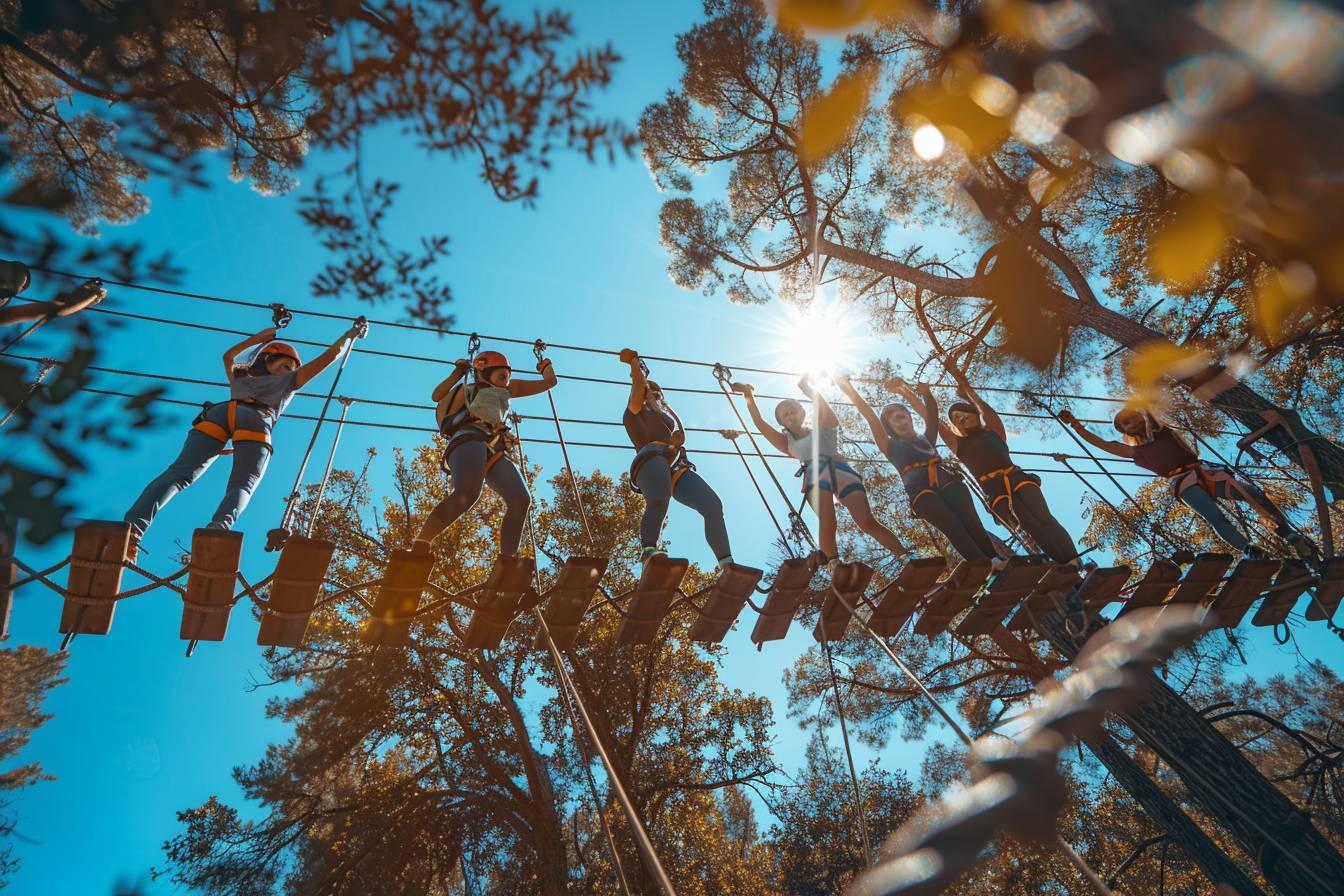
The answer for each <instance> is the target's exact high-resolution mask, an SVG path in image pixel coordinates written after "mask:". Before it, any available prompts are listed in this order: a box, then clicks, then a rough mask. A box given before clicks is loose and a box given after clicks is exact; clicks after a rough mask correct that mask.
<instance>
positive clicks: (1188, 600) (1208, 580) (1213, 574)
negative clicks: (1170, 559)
mask: <svg viewBox="0 0 1344 896" xmlns="http://www.w3.org/2000/svg"><path fill="white" fill-rule="evenodd" d="M1231 565H1232V557H1231V555H1230V554H1199V555H1197V556H1196V557H1195V562H1194V563H1191V564H1190V568H1189V569H1187V570H1186V571H1185V577H1184V578H1182V579H1181V583H1180V584H1179V585H1177V586H1176V590H1175V591H1173V592H1172V593H1171V597H1169V598H1167V603H1168V604H1169V605H1172V606H1176V605H1177V604H1198V603H1203V602H1204V601H1205V600H1206V599H1207V598H1208V596H1209V594H1210V593H1211V592H1212V591H1213V589H1214V588H1217V587H1218V584H1219V583H1220V582H1222V580H1223V573H1225V572H1227V570H1228V567H1230V566H1231Z"/></svg>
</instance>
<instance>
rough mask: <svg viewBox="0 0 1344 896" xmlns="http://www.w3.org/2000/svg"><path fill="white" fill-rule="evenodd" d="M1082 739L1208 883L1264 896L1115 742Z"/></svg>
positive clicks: (1242, 894) (1242, 895) (1241, 894)
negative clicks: (1202, 874)
mask: <svg viewBox="0 0 1344 896" xmlns="http://www.w3.org/2000/svg"><path fill="white" fill-rule="evenodd" d="M1083 742H1084V743H1085V744H1087V748H1088V749H1089V750H1091V751H1092V755H1093V756H1096V757H1097V759H1099V760H1101V764H1102V765H1104V766H1105V767H1106V770H1107V771H1109V772H1110V773H1111V774H1112V775H1114V776H1115V780H1116V781H1118V782H1120V786H1121V787H1123V788H1125V790H1127V791H1129V794H1130V796H1132V797H1134V800H1135V802H1137V803H1138V804H1139V805H1140V806H1142V807H1143V811H1145V812H1147V813H1148V817H1149V818H1151V819H1152V820H1153V821H1154V822H1155V823H1156V824H1157V826H1158V827H1159V828H1161V829H1162V830H1163V831H1164V832H1166V834H1167V835H1168V836H1170V837H1171V840H1172V842H1173V843H1175V844H1176V845H1177V846H1179V847H1180V848H1181V849H1182V850H1183V851H1184V852H1185V854H1186V855H1187V856H1189V857H1190V860H1191V861H1192V862H1194V863H1195V864H1196V865H1198V866H1199V870H1200V871H1202V872H1204V876H1205V877H1207V878H1208V879H1209V882H1210V883H1212V884H1213V885H1214V886H1218V885H1220V884H1222V885H1226V886H1229V887H1231V888H1232V889H1233V890H1235V891H1236V892H1237V894H1238V896H1264V891H1263V890H1261V889H1260V887H1258V886H1257V885H1256V884H1255V882H1254V881H1252V880H1251V879H1250V877H1248V876H1247V875H1246V873H1245V872H1243V871H1242V870H1241V868H1239V867H1237V863H1236V862H1233V861H1232V859H1231V857H1229V856H1228V855H1227V854H1226V853H1225V852H1223V851H1222V850H1221V849H1219V848H1218V845H1217V844H1215V843H1214V842H1213V841H1212V840H1210V839H1209V837H1208V835H1207V834H1205V833H1204V831H1202V830H1201V829H1200V827H1199V825H1197V824H1195V823H1194V821H1192V820H1191V818H1190V816H1188V815H1186V814H1185V812H1184V811H1183V810H1182V809H1181V807H1180V806H1178V805H1177V804H1176V803H1175V801H1173V800H1172V799H1171V798H1170V797H1168V796H1167V795H1166V794H1165V793H1163V792H1162V789H1161V788H1159V787H1158V786H1157V785H1156V784H1155V783H1154V782H1153V781H1152V780H1151V779H1150V778H1149V777H1148V776H1147V775H1146V774H1144V771H1143V769H1141V768H1139V765H1138V763H1136V762H1135V761H1134V760H1133V759H1132V758H1130V756H1129V754H1128V753H1126V752H1125V750H1124V748H1123V747H1121V746H1120V745H1119V744H1118V743H1116V742H1115V738H1113V737H1111V736H1110V735H1109V734H1106V733H1104V732H1103V733H1102V734H1100V735H1098V736H1096V737H1092V738H1088V739H1086V740H1084V741H1083Z"/></svg>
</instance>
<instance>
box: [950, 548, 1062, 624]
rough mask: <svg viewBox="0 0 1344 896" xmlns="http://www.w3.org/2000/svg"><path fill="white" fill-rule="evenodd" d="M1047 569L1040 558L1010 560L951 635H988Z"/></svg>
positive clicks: (1046, 561) (1012, 558)
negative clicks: (954, 633)
mask: <svg viewBox="0 0 1344 896" xmlns="http://www.w3.org/2000/svg"><path fill="white" fill-rule="evenodd" d="M1049 568H1051V566H1050V562H1049V561H1048V560H1046V559H1044V558H1043V557H1010V558H1009V559H1008V562H1007V563H1006V564H1004V567H1003V569H1001V570H999V571H998V573H997V574H996V575H995V576H994V577H993V579H991V580H990V582H989V587H988V588H986V589H985V593H984V594H982V595H980V599H979V600H977V601H976V602H975V605H974V606H973V607H971V609H970V612H968V613H967V614H966V615H965V616H963V617H962V618H961V620H960V621H959V622H958V623H957V624H956V625H955V626H953V627H952V628H953V631H955V632H956V633H957V634H959V635H965V636H967V637H970V636H973V635H985V634H989V632H990V631H992V630H993V629H995V628H997V627H998V626H999V623H1001V622H1003V620H1004V619H1005V618H1006V617H1007V616H1008V614H1009V613H1011V612H1012V611H1013V609H1014V608H1015V607H1016V606H1017V605H1018V604H1020V603H1022V601H1024V600H1026V599H1027V595H1029V594H1031V592H1032V590H1033V589H1035V587H1036V583H1037V582H1039V581H1040V580H1041V576H1043V575H1045V572H1046V570H1047V569H1049Z"/></svg>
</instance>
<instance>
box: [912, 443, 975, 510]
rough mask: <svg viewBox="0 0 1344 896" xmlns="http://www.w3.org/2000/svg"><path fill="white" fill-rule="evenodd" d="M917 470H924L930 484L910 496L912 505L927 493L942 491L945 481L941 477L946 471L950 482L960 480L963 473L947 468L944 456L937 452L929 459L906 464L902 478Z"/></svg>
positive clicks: (932, 493) (934, 493)
mask: <svg viewBox="0 0 1344 896" xmlns="http://www.w3.org/2000/svg"><path fill="white" fill-rule="evenodd" d="M915 470H924V471H925V475H926V476H927V478H928V482H929V484H928V485H926V486H925V487H924V488H922V489H920V490H919V491H918V492H916V493H915V494H913V495H911V496H910V503H911V504H912V505H913V504H914V503H915V502H916V501H918V500H919V499H920V498H922V497H924V496H925V495H936V494H938V492H940V491H942V488H943V481H942V478H941V476H942V474H944V473H946V474H947V478H948V480H949V484H950V483H951V482H959V481H960V480H961V474H960V473H958V472H957V471H956V470H953V469H949V468H947V467H946V466H945V465H944V458H943V457H942V456H941V455H937V454H935V455H934V456H933V457H931V458H929V459H928V460H921V461H918V462H916V463H913V464H906V465H905V466H904V467H901V478H902V479H904V478H905V474H907V473H913V472H914V471H915Z"/></svg>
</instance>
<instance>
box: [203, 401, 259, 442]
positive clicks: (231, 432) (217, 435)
mask: <svg viewBox="0 0 1344 896" xmlns="http://www.w3.org/2000/svg"><path fill="white" fill-rule="evenodd" d="M240 403H241V404H245V405H248V406H249V407H253V408H257V409H258V410H259V411H260V412H263V413H264V412H265V411H268V410H270V407H269V406H268V405H264V404H262V403H261V402H259V401H248V400H247V399H245V398H232V399H230V400H229V402H228V418H227V420H226V425H225V426H220V425H219V424H218V423H216V422H215V421H213V420H208V419H206V415H207V414H209V413H210V411H211V410H213V409H214V407H215V404H214V403H207V404H206V405H205V407H204V408H202V410H201V413H200V414H198V415H197V416H196V419H195V420H193V421H192V424H191V428H192V429H194V430H196V431H197V432H202V433H205V434H206V435H207V436H209V437H210V438H212V439H215V440H217V441H220V442H227V441H229V440H232V441H233V442H234V444H237V443H238V442H260V443H261V444H263V445H265V446H266V447H267V448H271V447H272V446H271V434H270V433H269V432H264V431H261V430H256V429H243V428H240V427H239V426H238V405H239V404H240Z"/></svg>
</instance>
